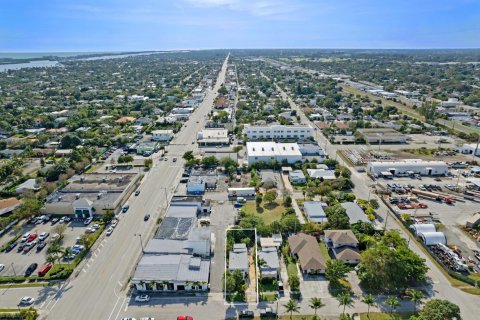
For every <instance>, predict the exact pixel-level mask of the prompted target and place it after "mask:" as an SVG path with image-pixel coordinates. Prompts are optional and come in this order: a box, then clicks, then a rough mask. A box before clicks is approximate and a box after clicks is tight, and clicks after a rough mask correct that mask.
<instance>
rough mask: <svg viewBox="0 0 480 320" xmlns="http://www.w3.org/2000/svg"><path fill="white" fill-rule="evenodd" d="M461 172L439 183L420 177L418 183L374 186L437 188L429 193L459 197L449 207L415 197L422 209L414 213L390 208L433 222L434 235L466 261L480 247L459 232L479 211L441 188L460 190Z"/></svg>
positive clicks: (408, 181)
mask: <svg viewBox="0 0 480 320" xmlns="http://www.w3.org/2000/svg"><path fill="white" fill-rule="evenodd" d="M463 171H464V170H462V169H460V170H451V172H452V173H453V174H454V175H456V177H453V178H451V177H441V178H440V180H441V181H436V180H435V178H432V177H422V179H421V180H418V179H411V178H394V179H388V180H386V179H378V180H377V182H378V183H379V184H381V185H382V186H386V185H387V184H389V185H393V184H396V185H399V184H400V185H403V186H406V185H412V186H414V187H415V188H418V189H420V188H421V187H422V185H423V186H424V187H425V186H427V188H428V186H430V185H436V186H440V187H441V191H438V190H433V189H431V188H429V189H430V190H432V192H441V193H446V194H451V195H452V196H459V199H461V200H457V201H455V202H454V203H452V204H446V203H444V202H439V201H435V200H430V199H426V198H423V197H419V199H418V203H423V204H425V205H426V206H427V207H426V208H416V209H399V208H398V206H397V205H396V204H393V207H394V208H396V209H397V210H398V211H399V212H400V213H408V214H410V215H411V216H412V217H413V218H416V219H419V220H420V221H422V220H423V219H426V220H427V221H428V220H430V219H433V222H434V223H436V224H437V228H438V231H441V232H443V233H444V235H445V237H446V239H447V244H448V246H449V247H457V248H458V249H460V251H461V252H462V255H463V257H465V258H467V257H469V256H472V257H473V256H474V252H473V250H479V249H480V243H479V242H476V241H474V240H473V239H472V238H470V237H469V236H468V235H467V234H466V233H465V232H464V231H463V230H462V228H463V226H465V222H466V220H467V219H468V218H469V217H471V216H472V215H473V214H474V213H476V212H478V211H479V209H478V208H479V204H478V202H473V201H469V200H464V199H463V197H461V194H460V193H457V192H453V191H450V190H449V189H447V188H445V185H447V184H452V185H456V184H457V181H458V185H459V186H460V187H463V185H464V184H465V182H466V180H465V179H466V178H465V177H463V176H462V175H461V174H460V173H462V172H463ZM392 195H393V196H398V194H397V193H392Z"/></svg>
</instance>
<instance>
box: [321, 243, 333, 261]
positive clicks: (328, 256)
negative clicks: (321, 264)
mask: <svg viewBox="0 0 480 320" xmlns="http://www.w3.org/2000/svg"><path fill="white" fill-rule="evenodd" d="M319 245H320V251H321V252H322V254H323V256H324V257H325V259H326V260H327V261H330V260H331V259H332V258H330V255H329V254H328V249H327V246H326V245H325V243H323V242H320V243H319Z"/></svg>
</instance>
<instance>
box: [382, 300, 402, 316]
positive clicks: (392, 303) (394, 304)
mask: <svg viewBox="0 0 480 320" xmlns="http://www.w3.org/2000/svg"><path fill="white" fill-rule="evenodd" d="M385 303H386V304H387V306H389V307H390V314H393V312H394V311H395V309H396V308H397V307H398V306H399V305H400V302H399V301H398V299H397V297H390V298H388V299H387V301H385Z"/></svg>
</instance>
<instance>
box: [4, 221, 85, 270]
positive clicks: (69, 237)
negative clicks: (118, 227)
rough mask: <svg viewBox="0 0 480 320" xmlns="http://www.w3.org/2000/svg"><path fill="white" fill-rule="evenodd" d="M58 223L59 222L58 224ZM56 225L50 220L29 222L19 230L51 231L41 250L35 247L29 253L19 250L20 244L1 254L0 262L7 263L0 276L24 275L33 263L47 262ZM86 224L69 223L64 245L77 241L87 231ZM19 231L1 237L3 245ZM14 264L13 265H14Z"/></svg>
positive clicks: (23, 231)
mask: <svg viewBox="0 0 480 320" xmlns="http://www.w3.org/2000/svg"><path fill="white" fill-rule="evenodd" d="M56 225H58V224H56ZM54 228H55V225H54V226H52V224H51V223H50V222H49V223H47V224H36V225H32V224H27V225H24V226H23V228H22V229H21V230H20V231H18V233H20V234H24V233H26V232H29V233H31V234H33V233H36V234H38V235H40V234H41V233H42V232H48V233H50V235H49V237H48V238H47V239H46V240H45V241H46V242H47V245H46V246H45V247H44V248H43V249H42V250H41V251H40V252H38V251H37V247H36V246H35V247H33V248H32V249H31V250H30V251H29V252H28V253H23V252H17V248H18V245H17V246H16V247H15V248H14V249H13V250H12V251H10V252H8V253H6V252H3V253H1V254H0V263H2V264H4V265H5V270H3V271H2V272H1V274H0V276H14V275H15V274H16V275H24V274H25V270H26V269H27V267H28V266H29V265H30V264H32V263H34V262H35V263H37V264H38V266H39V267H40V266H42V265H43V264H45V261H46V258H47V249H48V247H49V243H50V239H51V237H52V234H53V233H54V231H52V230H53V229H54ZM85 228H86V226H85V225H84V224H83V222H71V223H69V224H68V225H67V230H66V231H65V234H64V238H63V240H62V242H61V246H62V247H68V246H72V245H74V244H75V243H76V238H77V237H80V236H81V235H82V234H84V233H85ZM15 234H17V232H15V231H12V232H10V233H8V234H6V235H5V236H3V237H2V238H1V239H0V244H1V245H3V244H4V243H6V242H7V241H9V240H10V239H11V238H12V237H13V236H14V235H15ZM17 243H18V244H20V239H19V240H17ZM12 264H13V265H12Z"/></svg>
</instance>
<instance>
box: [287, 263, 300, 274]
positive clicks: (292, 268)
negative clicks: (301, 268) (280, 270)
mask: <svg viewBox="0 0 480 320" xmlns="http://www.w3.org/2000/svg"><path fill="white" fill-rule="evenodd" d="M287 273H288V275H291V274H297V273H298V271H297V265H296V264H295V263H293V262H289V263H288V264H287Z"/></svg>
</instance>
